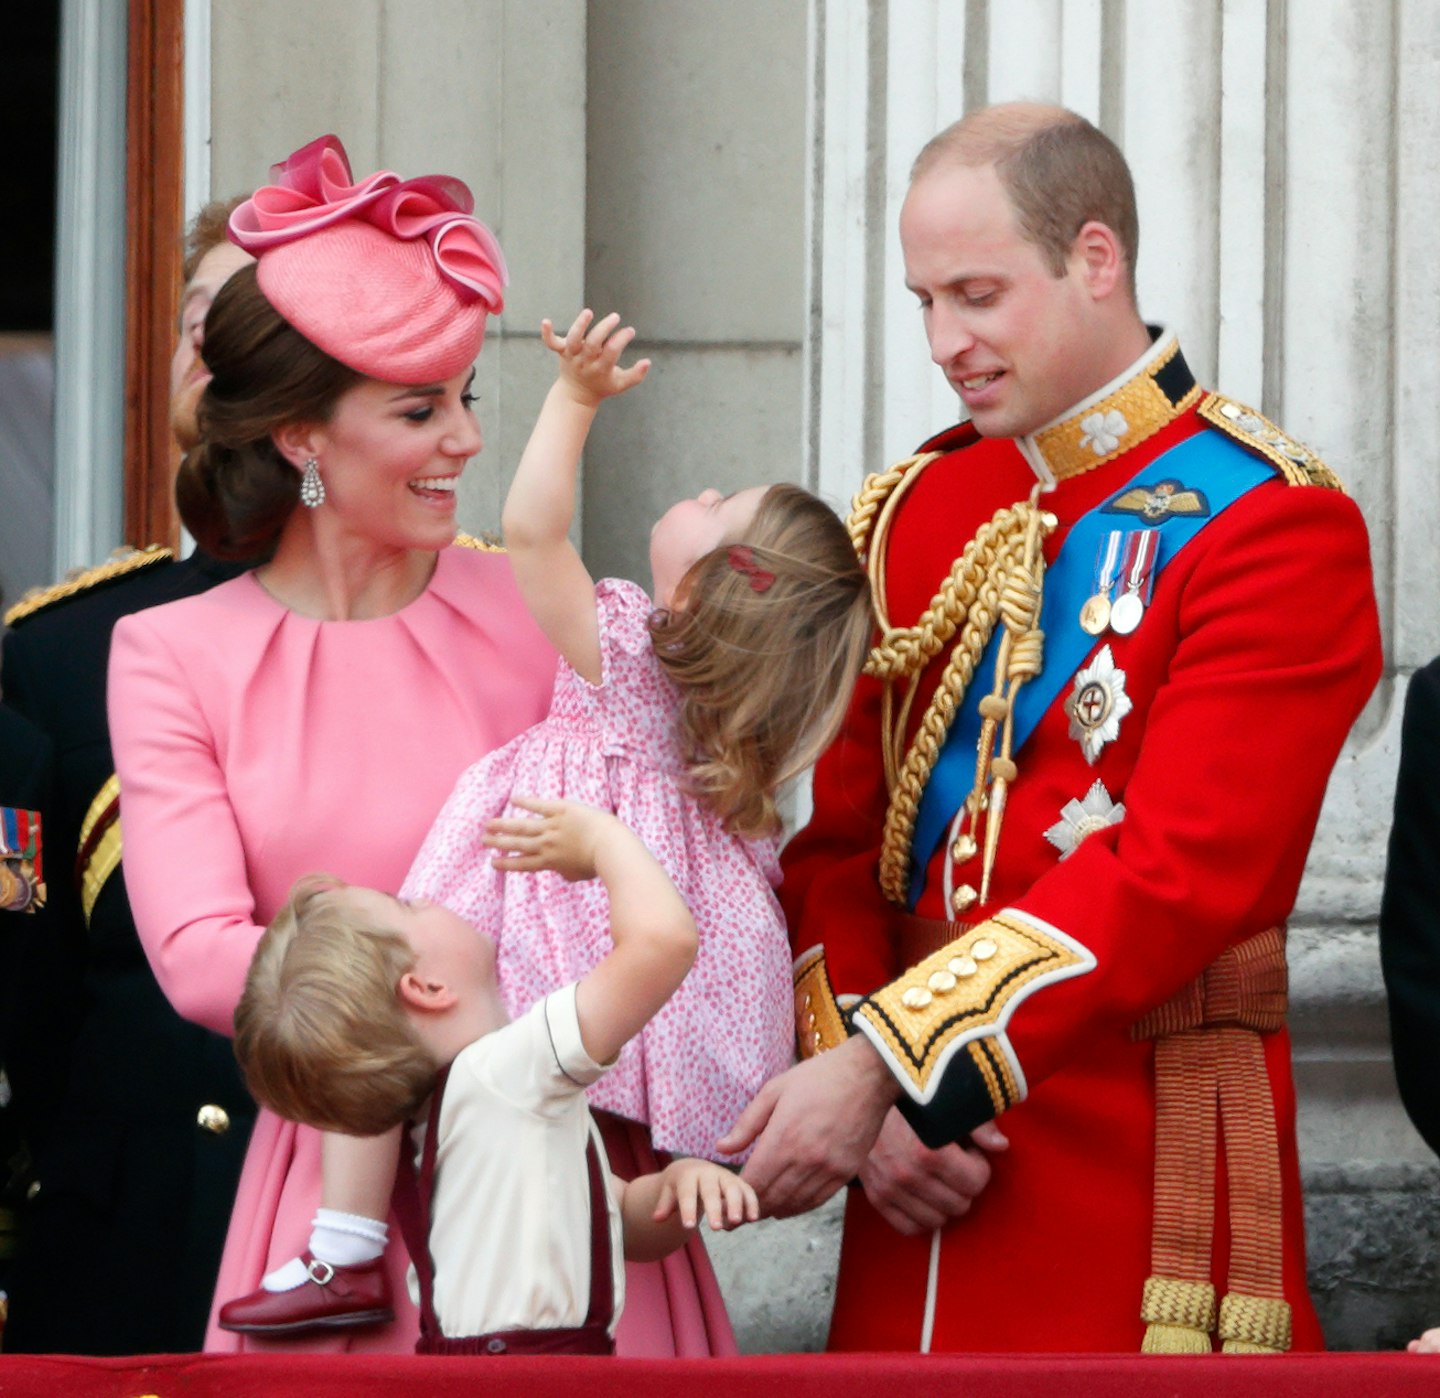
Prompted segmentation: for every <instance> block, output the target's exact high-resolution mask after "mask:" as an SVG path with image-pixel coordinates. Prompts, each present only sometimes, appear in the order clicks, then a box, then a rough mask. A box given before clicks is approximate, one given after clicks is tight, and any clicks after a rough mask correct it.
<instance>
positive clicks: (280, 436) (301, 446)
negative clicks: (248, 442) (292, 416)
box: [270, 422, 325, 471]
mask: <svg viewBox="0 0 1440 1398" xmlns="http://www.w3.org/2000/svg"><path fill="white" fill-rule="evenodd" d="M270 440H271V441H272V442H274V443H275V450H276V451H278V452H279V453H280V455H281V456H283V457H284V458H285V460H286V461H288V462H289V463H290V464H291V465H292V466H293V467H294V468H295V469H296V470H297V471H300V470H304V468H305V463H306V462H307V461H309V460H310V458H311V457H316V458H323V456H324V454H325V432H324V429H323V428H322V427H321V426H320V425H319V424H318V423H314V422H287V423H285V424H284V425H283V426H281V427H277V428H276V429H275V430H274V431H273V432H272V433H271V434H270Z"/></svg>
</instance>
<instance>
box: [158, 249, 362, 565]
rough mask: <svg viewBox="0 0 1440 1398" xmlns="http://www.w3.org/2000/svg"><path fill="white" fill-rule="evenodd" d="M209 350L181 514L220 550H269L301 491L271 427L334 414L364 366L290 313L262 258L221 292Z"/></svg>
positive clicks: (180, 494) (242, 555) (180, 492)
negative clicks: (357, 366) (285, 313)
mask: <svg viewBox="0 0 1440 1398" xmlns="http://www.w3.org/2000/svg"><path fill="white" fill-rule="evenodd" d="M201 354H202V356H203V358H204V360H205V366H206V368H207V369H209V370H210V373H211V375H212V376H213V377H212V378H211V379H210V382H209V383H208V384H206V385H205V392H204V394H203V395H202V397H201V399H200V407H199V412H198V418H199V426H200V440H199V443H198V444H197V445H196V446H195V447H194V448H193V449H192V450H191V451H190V452H189V453H187V455H186V457H185V460H184V461H183V462H182V463H181V466H180V473H179V475H178V476H177V477H176V481H175V499H176V503H177V504H178V505H179V507H180V518H181V519H182V520H183V521H184V522H185V527H186V528H187V529H188V530H189V531H190V532H191V534H193V535H194V536H195V541H196V543H198V544H199V546H200V547H201V548H202V549H204V550H205V552H206V553H208V554H211V555H212V556H213V557H215V558H229V559H246V560H254V559H258V558H262V557H265V556H266V555H268V554H269V553H270V551H271V550H272V549H273V548H274V546H275V542H276V540H277V539H278V538H279V536H280V530H281V528H282V527H283V526H284V524H285V521H286V520H287V519H289V517H290V512H291V511H292V510H293V509H294V508H295V506H296V503H297V502H298V500H299V498H300V473H299V472H298V471H297V470H296V469H295V467H294V466H292V465H291V464H290V462H288V461H287V460H286V459H285V458H284V457H283V456H282V455H281V454H280V452H279V450H278V449H277V448H276V446H275V443H274V442H273V440H272V439H271V433H272V432H274V431H275V429H276V428H279V427H283V426H285V425H286V424H287V423H293V422H328V421H329V419H330V414H331V413H332V412H333V411H334V409H335V404H336V402H337V401H338V400H339V398H340V396H341V395H342V394H343V393H344V392H345V391H346V390H347V389H349V388H351V387H353V386H354V385H355V384H357V383H359V382H360V378H361V376H360V375H359V374H357V373H356V372H355V370H353V369H350V368H347V367H346V366H345V365H344V364H342V363H340V361H339V360H338V359H334V358H332V357H331V356H330V355H328V354H326V353H325V351H324V350H322V349H318V348H317V347H316V346H315V345H313V344H312V343H311V342H310V341H309V340H307V339H306V338H305V337H304V336H303V335H302V334H301V333H300V332H299V331H298V330H296V329H295V328H294V327H293V326H292V325H290V324H289V322H288V321H286V320H285V319H284V318H283V317H282V316H281V315H280V313H279V312H278V311H277V310H276V309H275V308H274V307H273V306H272V305H271V304H270V302H269V301H267V300H266V299H265V296H264V294H263V293H262V292H261V290H260V288H259V286H258V284H257V283H256V280H255V267H254V265H253V264H252V265H251V266H248V267H242V268H241V269H240V270H239V271H238V272H236V273H235V274H234V275H233V276H232V277H231V278H230V279H229V281H227V282H226V283H225V285H224V286H223V287H221V288H220V290H219V292H218V293H217V294H216V297H215V301H214V304H213V305H212V306H211V307H210V312H209V314H208V315H207V316H206V318H205V342H204V345H203V346H202V348H201Z"/></svg>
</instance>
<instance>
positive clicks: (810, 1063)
mask: <svg viewBox="0 0 1440 1398" xmlns="http://www.w3.org/2000/svg"><path fill="white" fill-rule="evenodd" d="M899 1090H900V1089H899V1085H898V1084H897V1083H896V1081H895V1079H894V1078H893V1077H892V1076H891V1074H890V1071H889V1070H888V1069H887V1068H886V1067H885V1064H884V1062H883V1061H882V1060H881V1058H880V1055H879V1054H878V1053H877V1052H876V1051H875V1049H874V1048H873V1046H872V1045H871V1044H870V1042H869V1040H867V1039H865V1038H863V1037H861V1036H859V1035H857V1036H856V1037H854V1038H852V1039H849V1040H847V1041H846V1042H845V1043H843V1044H841V1045H840V1046H839V1047H837V1048H833V1049H831V1050H830V1051H829V1052H828V1053H822V1054H820V1055H819V1057H817V1058H811V1059H809V1060H807V1061H806V1062H804V1063H800V1064H797V1065H796V1066H795V1067H794V1068H791V1069H790V1070H789V1072H786V1073H781V1074H780V1076H779V1077H778V1078H771V1080H770V1081H769V1082H768V1083H766V1084H765V1086H764V1087H762V1088H761V1089H760V1091H759V1092H758V1093H757V1094H756V1096H755V1100H754V1101H752V1102H751V1103H750V1105H749V1106H748V1107H746V1108H745V1110H744V1111H743V1112H742V1113H741V1114H740V1119H739V1120H738V1121H737V1122H736V1123H735V1125H734V1126H732V1127H731V1128H730V1130H729V1132H728V1133H727V1134H726V1135H725V1136H724V1137H722V1139H721V1140H720V1141H719V1142H718V1146H719V1149H720V1151H721V1152H722V1153H723V1154H726V1155H733V1154H735V1153H736V1152H737V1151H741V1150H744V1149H745V1147H746V1146H748V1145H749V1144H750V1143H751V1142H752V1141H755V1142H756V1144H755V1152H754V1154H753V1155H752V1156H751V1157H750V1159H749V1161H748V1162H747V1164H746V1166H745V1169H744V1171H743V1172H742V1178H744V1179H746V1180H748V1181H749V1182H750V1183H751V1184H752V1185H753V1186H754V1187H755V1192H756V1193H757V1194H758V1195H759V1196H760V1207H761V1208H762V1209H763V1210H764V1212H765V1213H767V1214H769V1215H771V1216H773V1217H776V1218H785V1217H788V1216H789V1215H790V1214H800V1213H804V1212H805V1211H806V1210H807V1209H813V1208H815V1207H816V1206H817V1205H819V1204H823V1203H824V1202H825V1201H826V1200H827V1199H828V1198H829V1197H830V1196H831V1195H832V1194H834V1193H835V1191H836V1190H837V1189H839V1188H840V1186H841V1185H843V1184H846V1183H848V1182H849V1181H850V1180H852V1179H854V1178H855V1174H856V1172H857V1171H858V1170H859V1168H860V1166H861V1163H862V1162H863V1161H864V1159H865V1157H866V1155H867V1154H868V1153H869V1151H870V1147H871V1146H872V1145H873V1144H874V1142H875V1138H876V1136H877V1135H878V1134H879V1132H880V1126H881V1123H882V1122H883V1121H884V1120H885V1114H886V1112H888V1111H889V1110H890V1107H891V1105H892V1104H893V1103H894V1101H895V1098H896V1095H897V1094H898V1092H899Z"/></svg>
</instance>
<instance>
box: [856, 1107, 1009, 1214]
mask: <svg viewBox="0 0 1440 1398" xmlns="http://www.w3.org/2000/svg"><path fill="white" fill-rule="evenodd" d="M1009 1145H1010V1142H1009V1141H1008V1140H1006V1139H1005V1135H1004V1133H1003V1132H1002V1131H1001V1130H1000V1128H999V1127H998V1126H996V1125H995V1123H994V1122H993V1121H987V1122H986V1123H985V1124H984V1125H983V1126H980V1127H978V1128H977V1129H976V1130H975V1131H974V1132H973V1133H972V1134H971V1137H970V1144H969V1145H958V1144H957V1145H949V1146H941V1147H940V1149H939V1150H931V1149H930V1148H929V1147H928V1146H926V1145H924V1144H923V1143H922V1142H921V1140H920V1138H919V1137H918V1136H917V1135H916V1134H915V1132H914V1131H913V1130H912V1129H911V1128H910V1124H909V1123H908V1122H907V1121H906V1120H905V1118H904V1117H903V1116H901V1115H900V1113H899V1111H898V1110H896V1109H895V1108H893V1107H892V1108H891V1109H890V1111H889V1112H888V1113H887V1115H886V1117H885V1124H884V1125H883V1126H882V1127H881V1128H880V1135H879V1138H878V1139H877V1140H876V1142H875V1145H874V1146H873V1147H872V1149H871V1151H870V1154H869V1156H867V1157H866V1160H865V1163H864V1164H863V1165H862V1166H861V1167H860V1183H861V1184H862V1185H864V1186H865V1196H866V1198H868V1199H869V1200H870V1202H871V1204H873V1205H874V1206H875V1209H876V1211H877V1212H878V1213H879V1215H880V1217H881V1218H883V1219H884V1220H885V1222H886V1223H888V1224H889V1225H890V1226H891V1227H892V1228H893V1229H895V1230H896V1232H899V1233H906V1234H914V1233H930V1232H933V1231H934V1230H935V1229H936V1228H943V1227H944V1226H945V1225H946V1224H947V1223H950V1222H952V1221H953V1220H954V1219H957V1218H963V1217H964V1216H965V1215H966V1214H967V1213H969V1212H970V1205H971V1204H972V1203H973V1202H974V1200H975V1197H976V1195H978V1194H979V1193H980V1191H981V1190H982V1189H984V1188H985V1186H986V1185H987V1184H989V1183H990V1160H989V1157H988V1155H987V1152H994V1151H1002V1150H1006V1149H1008V1148H1009Z"/></svg>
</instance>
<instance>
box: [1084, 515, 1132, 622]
mask: <svg viewBox="0 0 1440 1398" xmlns="http://www.w3.org/2000/svg"><path fill="white" fill-rule="evenodd" d="M1124 538H1125V535H1124V532H1123V531H1122V530H1119V529H1112V530H1111V531H1110V532H1109V534H1108V535H1107V536H1106V539H1105V542H1104V543H1103V544H1101V545H1100V553H1099V556H1098V557H1097V558H1096V560H1095V592H1094V595H1093V596H1091V597H1090V598H1088V599H1087V600H1086V602H1085V605H1084V606H1083V607H1081V608H1080V629H1081V630H1082V631H1084V632H1086V633H1087V634H1089V635H1091V636H1098V635H1100V633H1101V632H1102V631H1104V630H1105V628H1106V627H1107V626H1109V625H1110V592H1111V590H1112V589H1113V588H1114V586H1115V570H1116V568H1117V566H1118V565H1119V562H1120V547H1121V544H1122V542H1123V541H1124Z"/></svg>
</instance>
